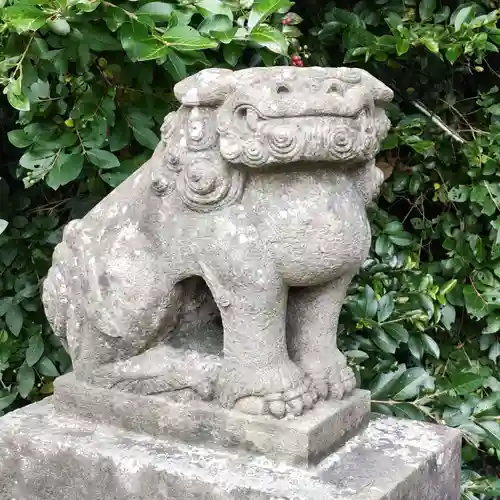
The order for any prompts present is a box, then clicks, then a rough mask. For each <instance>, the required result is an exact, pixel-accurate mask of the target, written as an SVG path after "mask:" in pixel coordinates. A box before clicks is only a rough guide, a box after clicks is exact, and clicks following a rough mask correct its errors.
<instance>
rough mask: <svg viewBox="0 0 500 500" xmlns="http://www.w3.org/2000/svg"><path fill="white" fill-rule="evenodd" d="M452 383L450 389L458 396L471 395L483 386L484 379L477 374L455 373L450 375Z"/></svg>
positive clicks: (449, 385) (449, 384)
mask: <svg viewBox="0 0 500 500" xmlns="http://www.w3.org/2000/svg"><path fill="white" fill-rule="evenodd" d="M450 378H451V381H450V382H449V383H448V389H452V390H454V391H455V392H456V393H457V394H458V395H470V394H471V393H473V392H474V391H476V390H477V389H479V388H480V387H482V385H483V380H484V377H483V376H481V375H479V374H477V373H470V372H461V371H453V372H451V373H450Z"/></svg>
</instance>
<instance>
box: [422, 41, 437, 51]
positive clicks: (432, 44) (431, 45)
mask: <svg viewBox="0 0 500 500" xmlns="http://www.w3.org/2000/svg"><path fill="white" fill-rule="evenodd" d="M422 43H423V44H424V45H425V46H426V47H427V48H428V49H429V50H430V51H431V52H432V53H433V54H439V43H438V42H437V41H436V40H434V39H433V38H428V37H426V38H422Z"/></svg>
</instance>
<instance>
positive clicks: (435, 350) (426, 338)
mask: <svg viewBox="0 0 500 500" xmlns="http://www.w3.org/2000/svg"><path fill="white" fill-rule="evenodd" d="M421 340H422V344H423V346H424V349H425V350H426V351H427V352H428V353H429V354H431V355H432V356H434V357H435V358H436V359H439V355H440V349H439V345H438V344H437V342H436V341H435V340H434V339H433V338H432V337H431V336H430V335H427V333H422V334H421Z"/></svg>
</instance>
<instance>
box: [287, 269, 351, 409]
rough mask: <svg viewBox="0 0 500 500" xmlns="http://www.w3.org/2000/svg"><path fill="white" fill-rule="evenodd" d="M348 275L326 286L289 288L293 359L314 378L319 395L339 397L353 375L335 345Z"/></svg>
mask: <svg viewBox="0 0 500 500" xmlns="http://www.w3.org/2000/svg"><path fill="white" fill-rule="evenodd" d="M351 279H352V276H351V275H346V276H342V277H340V278H338V279H336V280H334V281H332V282H331V283H327V284H326V285H322V286H316V287H310V288H301V289H296V290H293V289H292V290H291V293H290V296H289V304H288V318H287V334H288V343H289V348H290V353H291V356H292V358H293V359H294V361H295V362H296V363H297V364H298V365H299V366H300V367H301V368H302V370H304V372H305V373H306V374H307V375H309V376H310V377H311V378H312V380H313V381H314V385H315V387H316V389H317V390H318V392H319V394H320V395H321V397H323V398H325V399H326V398H328V397H330V398H333V399H341V398H342V397H343V396H344V395H347V394H349V393H350V392H352V390H353V389H354V388H355V386H356V378H355V375H354V372H353V371H352V369H351V368H349V367H348V366H347V362H346V359H345V356H344V355H343V354H342V353H341V352H340V351H339V350H338V348H337V328H338V321H339V314H340V310H341V308H342V304H343V302H344V299H345V294H346V291H347V287H348V285H349V283H350V281H351Z"/></svg>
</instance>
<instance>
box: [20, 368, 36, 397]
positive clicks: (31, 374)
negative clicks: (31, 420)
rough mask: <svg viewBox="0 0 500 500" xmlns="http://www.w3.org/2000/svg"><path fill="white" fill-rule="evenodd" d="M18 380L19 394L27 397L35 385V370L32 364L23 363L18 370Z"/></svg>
mask: <svg viewBox="0 0 500 500" xmlns="http://www.w3.org/2000/svg"><path fill="white" fill-rule="evenodd" d="M16 380H17V386H18V387H17V388H18V391H19V395H20V396H21V397H22V398H27V397H28V395H29V393H30V392H31V390H32V389H33V387H34V385H35V371H34V370H33V368H31V366H28V365H26V364H23V365H21V367H20V368H19V370H18V371H17V376H16Z"/></svg>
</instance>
